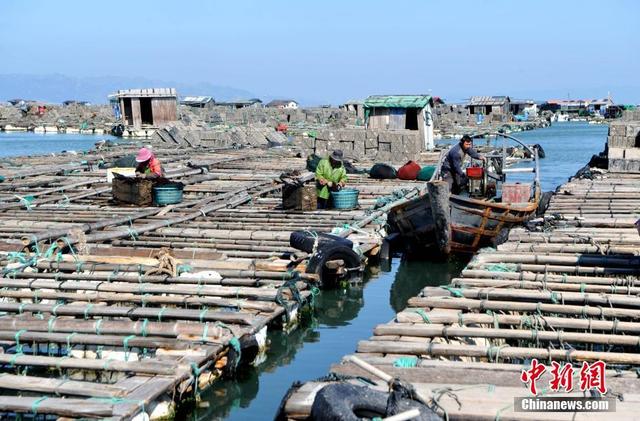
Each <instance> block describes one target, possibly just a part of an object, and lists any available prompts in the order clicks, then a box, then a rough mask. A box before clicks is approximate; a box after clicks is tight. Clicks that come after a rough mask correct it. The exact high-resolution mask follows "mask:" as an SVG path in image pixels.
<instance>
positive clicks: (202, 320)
mask: <svg viewBox="0 0 640 421" xmlns="http://www.w3.org/2000/svg"><path fill="white" fill-rule="evenodd" d="M208 311H209V309H208V308H207V307H205V308H203V309H202V311H201V312H200V316H198V317H199V319H200V323H204V318H205V316H206V315H207V312H208Z"/></svg>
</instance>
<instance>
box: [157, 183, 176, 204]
mask: <svg viewBox="0 0 640 421" xmlns="http://www.w3.org/2000/svg"><path fill="white" fill-rule="evenodd" d="M153 202H154V203H155V204H156V205H160V206H162V205H171V204H174V203H180V202H182V186H181V185H174V184H167V185H163V186H156V187H154V188H153Z"/></svg>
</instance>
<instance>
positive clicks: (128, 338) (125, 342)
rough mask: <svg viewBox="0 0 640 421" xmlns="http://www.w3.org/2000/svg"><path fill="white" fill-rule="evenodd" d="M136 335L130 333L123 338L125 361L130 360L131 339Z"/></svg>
mask: <svg viewBox="0 0 640 421" xmlns="http://www.w3.org/2000/svg"><path fill="white" fill-rule="evenodd" d="M135 337H136V335H129V336H127V337H125V338H124V339H122V347H123V348H124V360H125V361H129V353H130V350H129V341H130V340H131V339H133V338H135Z"/></svg>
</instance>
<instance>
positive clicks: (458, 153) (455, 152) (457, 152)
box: [441, 143, 482, 179]
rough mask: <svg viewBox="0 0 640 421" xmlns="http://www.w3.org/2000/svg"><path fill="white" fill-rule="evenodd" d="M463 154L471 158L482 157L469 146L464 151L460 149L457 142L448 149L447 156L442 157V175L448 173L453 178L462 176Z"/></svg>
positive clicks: (460, 146)
mask: <svg viewBox="0 0 640 421" xmlns="http://www.w3.org/2000/svg"><path fill="white" fill-rule="evenodd" d="M465 155H469V156H470V157H471V158H473V159H482V158H481V157H480V155H479V154H478V152H477V151H476V150H475V149H473V148H469V149H467V151H466V152H465V151H464V150H463V149H462V145H461V144H460V143H458V144H457V145H456V146H454V147H453V148H451V149H449V152H448V153H447V156H446V157H445V158H444V161H443V162H442V171H441V173H442V175H446V174H447V173H449V174H451V176H453V178H454V179H457V178H458V177H461V176H464V175H465V174H464V172H463V171H462V161H464V158H465Z"/></svg>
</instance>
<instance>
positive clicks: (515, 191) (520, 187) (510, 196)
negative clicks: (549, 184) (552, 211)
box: [502, 183, 531, 203]
mask: <svg viewBox="0 0 640 421" xmlns="http://www.w3.org/2000/svg"><path fill="white" fill-rule="evenodd" d="M529 199H531V184H528V183H525V184H520V183H504V184H502V203H527V202H528V201H529Z"/></svg>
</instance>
